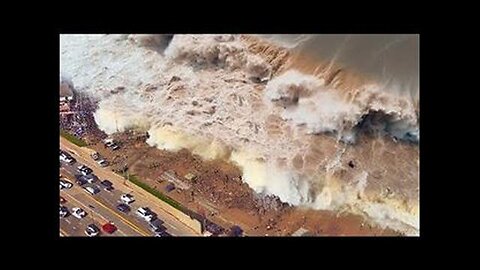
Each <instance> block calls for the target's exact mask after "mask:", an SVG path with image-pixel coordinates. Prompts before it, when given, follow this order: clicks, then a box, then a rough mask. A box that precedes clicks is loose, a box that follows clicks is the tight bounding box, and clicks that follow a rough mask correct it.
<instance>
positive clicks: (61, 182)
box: [60, 179, 73, 189]
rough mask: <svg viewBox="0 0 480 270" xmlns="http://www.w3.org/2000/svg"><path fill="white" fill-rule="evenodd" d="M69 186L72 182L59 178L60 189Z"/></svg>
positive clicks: (71, 185)
mask: <svg viewBox="0 0 480 270" xmlns="http://www.w3.org/2000/svg"><path fill="white" fill-rule="evenodd" d="M71 187H73V184H72V183H70V182H68V181H66V180H62V179H60V189H62V188H71Z"/></svg>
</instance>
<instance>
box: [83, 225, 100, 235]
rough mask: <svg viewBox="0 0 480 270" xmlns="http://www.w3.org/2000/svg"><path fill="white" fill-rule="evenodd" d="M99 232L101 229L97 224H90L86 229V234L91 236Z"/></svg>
mask: <svg viewBox="0 0 480 270" xmlns="http://www.w3.org/2000/svg"><path fill="white" fill-rule="evenodd" d="M98 233H100V229H99V228H98V227H97V226H95V224H90V225H88V226H87V228H86V229H85V234H86V235H88V236H90V237H91V236H97V235H98Z"/></svg>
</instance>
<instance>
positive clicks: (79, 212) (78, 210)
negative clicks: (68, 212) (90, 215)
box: [72, 207, 87, 219]
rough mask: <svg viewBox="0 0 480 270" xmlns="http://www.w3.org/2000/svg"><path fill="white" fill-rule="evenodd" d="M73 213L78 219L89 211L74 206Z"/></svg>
mask: <svg viewBox="0 0 480 270" xmlns="http://www.w3.org/2000/svg"><path fill="white" fill-rule="evenodd" d="M72 215H73V216H74V217H76V218H78V219H82V218H83V217H85V216H86V215H87V213H86V212H85V211H84V210H83V209H82V208H80V207H74V208H72Z"/></svg>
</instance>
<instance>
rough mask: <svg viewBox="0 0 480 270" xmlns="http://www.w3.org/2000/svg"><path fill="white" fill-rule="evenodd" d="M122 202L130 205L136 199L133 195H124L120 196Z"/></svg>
mask: <svg viewBox="0 0 480 270" xmlns="http://www.w3.org/2000/svg"><path fill="white" fill-rule="evenodd" d="M120 200H122V202H124V203H126V204H130V203H132V202H134V201H135V198H133V195H130V194H122V196H120Z"/></svg>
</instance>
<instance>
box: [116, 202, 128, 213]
mask: <svg viewBox="0 0 480 270" xmlns="http://www.w3.org/2000/svg"><path fill="white" fill-rule="evenodd" d="M117 209H118V211H120V212H123V213H128V212H130V206H128V205H126V204H124V203H121V204H119V205H117Z"/></svg>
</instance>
